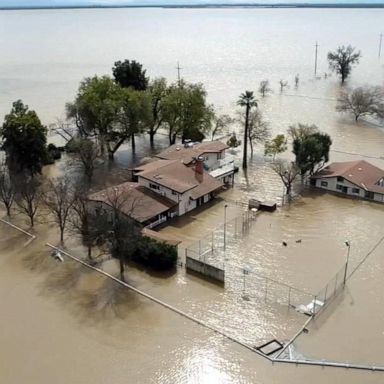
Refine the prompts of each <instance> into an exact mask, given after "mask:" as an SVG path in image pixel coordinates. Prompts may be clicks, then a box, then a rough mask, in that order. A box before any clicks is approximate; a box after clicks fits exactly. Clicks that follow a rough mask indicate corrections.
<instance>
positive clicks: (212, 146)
mask: <svg viewBox="0 0 384 384" xmlns="http://www.w3.org/2000/svg"><path fill="white" fill-rule="evenodd" d="M227 148H229V147H228V145H227V144H224V143H222V142H221V141H218V140H215V141H203V142H202V143H189V145H183V144H174V145H171V146H170V147H169V148H167V149H165V150H164V151H162V152H160V153H158V154H157V155H156V157H158V158H160V159H166V160H181V161H182V162H183V163H184V164H186V165H189V164H191V163H192V161H193V159H194V158H196V157H199V156H202V155H203V154H204V153H220V152H222V151H224V150H225V149H227Z"/></svg>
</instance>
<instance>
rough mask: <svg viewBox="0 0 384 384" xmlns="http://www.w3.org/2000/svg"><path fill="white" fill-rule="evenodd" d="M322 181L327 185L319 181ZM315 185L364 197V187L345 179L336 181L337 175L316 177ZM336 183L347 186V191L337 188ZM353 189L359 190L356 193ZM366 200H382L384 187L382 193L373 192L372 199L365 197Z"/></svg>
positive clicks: (383, 200) (383, 198) (383, 199)
mask: <svg viewBox="0 0 384 384" xmlns="http://www.w3.org/2000/svg"><path fill="white" fill-rule="evenodd" d="M322 182H326V183H328V185H327V186H322V185H321V183H322ZM315 185H316V187H318V188H321V189H325V190H328V191H333V192H338V193H341V194H343V195H345V194H346V195H348V196H355V197H360V198H362V199H365V198H366V197H365V189H363V188H361V187H359V186H357V185H355V184H353V183H350V182H349V181H347V180H345V179H344V181H343V182H338V181H337V177H325V178H322V179H316V184H315ZM337 185H342V186H344V187H347V188H348V191H347V193H344V192H343V191H342V190H340V189H337ZM353 189H358V190H359V192H358V193H353V192H352V190H353ZM367 200H374V201H377V202H381V203H382V202H384V188H383V194H380V193H375V194H374V198H373V199H367Z"/></svg>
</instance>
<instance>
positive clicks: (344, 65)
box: [328, 45, 361, 84]
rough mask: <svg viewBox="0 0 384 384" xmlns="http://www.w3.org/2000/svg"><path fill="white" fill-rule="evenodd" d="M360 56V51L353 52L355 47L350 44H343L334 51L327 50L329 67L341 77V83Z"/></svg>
mask: <svg viewBox="0 0 384 384" xmlns="http://www.w3.org/2000/svg"><path fill="white" fill-rule="evenodd" d="M360 58H361V52H360V51H358V52H355V48H353V47H352V46H350V45H348V46H347V47H345V46H344V45H343V46H341V47H338V48H337V50H336V51H335V52H328V63H329V67H330V68H331V69H332V71H334V72H336V74H337V75H339V76H340V77H341V83H342V84H343V83H344V81H345V80H346V79H347V77H348V76H349V74H350V73H351V70H352V65H354V64H357V63H358V62H359V60H360Z"/></svg>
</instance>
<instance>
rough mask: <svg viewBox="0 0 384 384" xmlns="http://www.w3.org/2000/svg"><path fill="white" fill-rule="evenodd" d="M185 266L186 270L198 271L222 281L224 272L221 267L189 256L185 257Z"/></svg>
mask: <svg viewBox="0 0 384 384" xmlns="http://www.w3.org/2000/svg"><path fill="white" fill-rule="evenodd" d="M186 267H187V270H191V271H193V272H196V273H199V274H201V275H204V276H207V277H209V278H211V279H214V280H217V281H219V282H221V283H224V278H225V273H224V270H223V269H220V268H216V267H214V266H212V265H208V264H205V263H203V262H202V261H199V260H196V259H193V258H191V257H189V256H187V257H186Z"/></svg>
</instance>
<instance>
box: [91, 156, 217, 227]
mask: <svg viewBox="0 0 384 384" xmlns="http://www.w3.org/2000/svg"><path fill="white" fill-rule="evenodd" d="M153 160H154V161H151V162H149V163H146V164H142V165H140V166H138V167H136V168H135V169H134V170H133V175H132V179H133V181H132V182H126V183H122V184H119V185H117V186H114V187H110V188H107V189H104V190H101V191H99V192H96V193H93V194H91V195H90V196H89V200H90V201H91V202H93V204H94V206H95V209H108V206H109V207H111V206H112V204H113V202H112V201H111V200H113V199H115V198H116V197H117V196H123V197H122V199H124V201H122V202H121V204H119V209H120V210H121V212H122V213H124V214H126V215H127V216H129V217H132V218H133V219H134V220H136V221H137V222H139V223H140V224H141V225H142V226H144V227H146V228H153V227H155V226H157V225H159V224H161V223H164V222H165V221H167V220H168V219H169V218H172V217H175V216H182V215H184V214H185V213H187V212H189V211H191V210H193V209H195V208H197V207H199V206H201V205H203V204H205V203H207V202H209V201H210V200H212V199H213V198H214V197H215V195H216V194H217V193H218V192H219V191H220V190H221V189H222V188H223V187H224V183H223V181H222V180H220V179H219V178H215V177H214V176H212V175H211V174H210V172H208V171H207V170H206V169H205V166H204V158H203V157H201V156H199V157H197V158H194V159H193V160H191V162H190V163H188V164H187V165H186V164H184V163H183V162H181V161H180V159H168V160H166V159H159V158H154V159H153Z"/></svg>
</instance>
